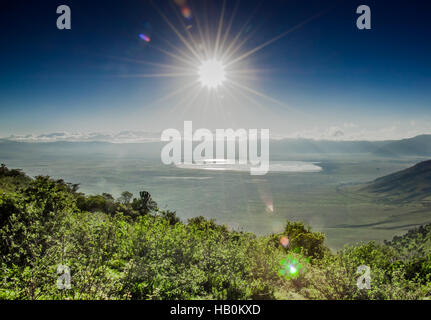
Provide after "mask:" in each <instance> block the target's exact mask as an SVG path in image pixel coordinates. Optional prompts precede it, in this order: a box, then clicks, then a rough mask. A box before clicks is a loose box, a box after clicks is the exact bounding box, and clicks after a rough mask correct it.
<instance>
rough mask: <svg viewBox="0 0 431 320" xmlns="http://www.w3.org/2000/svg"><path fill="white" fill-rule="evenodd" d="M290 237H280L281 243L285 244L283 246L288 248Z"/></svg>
mask: <svg viewBox="0 0 431 320" xmlns="http://www.w3.org/2000/svg"><path fill="white" fill-rule="evenodd" d="M289 242H290V241H289V238H288V237H282V238H281V239H280V244H281V245H282V246H283V247H285V248H288V247H289Z"/></svg>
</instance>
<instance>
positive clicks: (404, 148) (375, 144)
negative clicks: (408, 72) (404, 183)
mask: <svg viewBox="0 0 431 320" xmlns="http://www.w3.org/2000/svg"><path fill="white" fill-rule="evenodd" d="M92 138H96V139H97V137H92ZM146 139H147V140H146V142H139V143H130V142H128V140H126V141H124V140H118V141H117V143H111V142H107V141H103V140H102V141H100V142H99V141H97V140H95V141H93V140H88V141H82V142H79V141H70V142H69V141H56V142H43V143H42V142H37V143H32V142H19V141H16V140H13V139H12V140H11V139H0V156H1V155H2V153H3V152H13V151H14V150H29V149H32V150H33V149H35V148H37V149H38V150H46V151H47V152H52V151H54V152H55V150H56V149H57V148H61V149H64V150H68V151H70V150H74V149H79V150H80V149H90V150H94V151H96V150H97V152H107V153H111V152H113V153H116V152H133V153H135V152H136V153H138V154H140V153H146V154H148V153H149V152H150V153H152V154H154V155H159V154H160V152H159V151H160V149H161V147H162V146H163V145H165V143H162V142H160V141H158V139H156V137H155V136H152V137H151V139H150V138H149V136H146ZM331 154H346V155H348V154H365V155H372V156H378V157H390V158H397V157H403V156H413V157H431V135H420V136H417V137H414V138H409V139H403V140H391V141H330V140H312V139H302V138H301V139H281V140H271V143H270V155H271V158H281V159H283V158H285V157H286V155H288V156H289V155H299V156H300V155H331Z"/></svg>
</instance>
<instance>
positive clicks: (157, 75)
mask: <svg viewBox="0 0 431 320" xmlns="http://www.w3.org/2000/svg"><path fill="white" fill-rule="evenodd" d="M194 76H195V73H191V72H187V73H138V74H120V75H117V77H120V78H178V77H194Z"/></svg>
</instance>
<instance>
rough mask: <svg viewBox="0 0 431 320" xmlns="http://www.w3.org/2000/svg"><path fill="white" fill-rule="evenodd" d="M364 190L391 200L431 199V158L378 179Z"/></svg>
mask: <svg viewBox="0 0 431 320" xmlns="http://www.w3.org/2000/svg"><path fill="white" fill-rule="evenodd" d="M362 191H367V192H371V193H373V194H376V195H378V196H380V197H384V198H385V199H387V200H390V201H418V200H431V160H429V161H424V162H421V163H418V164H416V165H415V166H413V167H411V168H408V169H406V170H403V171H399V172H396V173H393V174H390V175H388V176H385V177H382V178H379V179H376V180H375V181H373V182H372V183H370V184H368V185H367V186H366V187H364V188H363V189H362Z"/></svg>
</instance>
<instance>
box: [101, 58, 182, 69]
mask: <svg viewBox="0 0 431 320" xmlns="http://www.w3.org/2000/svg"><path fill="white" fill-rule="evenodd" d="M108 58H111V59H116V60H121V61H124V62H133V63H137V64H144V65H149V66H154V67H160V68H166V69H174V70H180V71H184V72H187V71H190V69H189V68H186V67H181V66H176V65H171V64H163V63H157V62H151V61H143V60H139V59H131V58H121V57H114V56H110V57H108Z"/></svg>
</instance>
